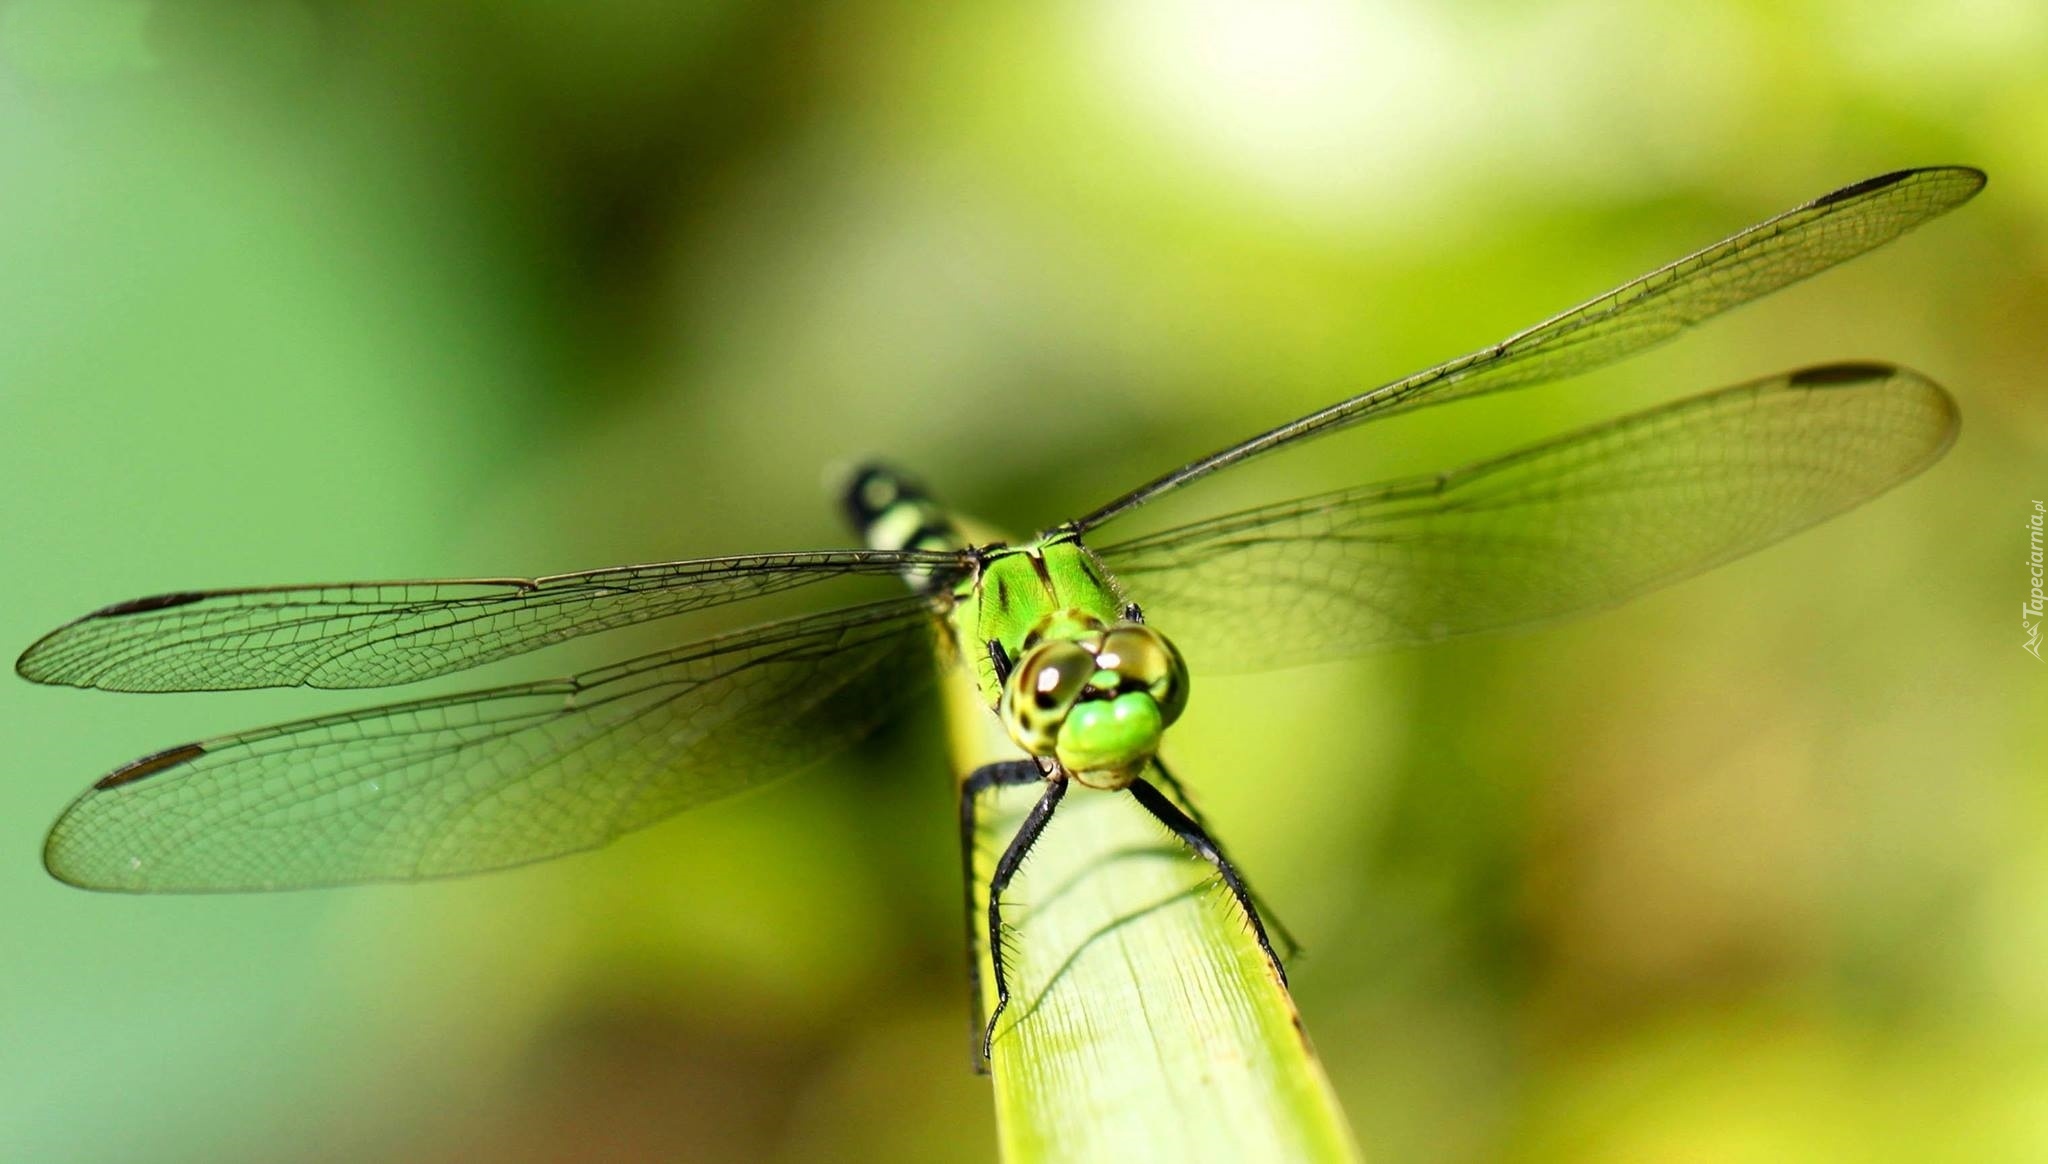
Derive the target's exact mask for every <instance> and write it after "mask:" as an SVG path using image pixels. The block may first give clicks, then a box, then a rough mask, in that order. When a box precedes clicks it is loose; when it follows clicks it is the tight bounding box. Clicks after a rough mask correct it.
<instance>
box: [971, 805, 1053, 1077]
mask: <svg viewBox="0 0 2048 1164" xmlns="http://www.w3.org/2000/svg"><path fill="white" fill-rule="evenodd" d="M1066 794H1067V778H1066V774H1065V773H1064V772H1062V773H1058V774H1048V776H1047V777H1046V786H1045V795H1044V796H1041V797H1039V798H1038V803H1037V804H1036V805H1034V806H1033V807H1032V809H1031V814H1030V815H1029V816H1027V817H1025V818H1024V825H1023V827H1021V828H1019V829H1018V830H1017V835H1016V836H1014V837H1012V838H1010V847H1009V848H1007V849H1004V850H1003V856H1002V859H1001V860H999V861H997V862H996V872H995V876H993V877H991V878H989V882H988V956H989V964H990V965H991V966H992V967H994V969H995V975H996V1008H995V1010H994V1011H992V1012H990V1013H989V1016H988V1026H987V1027H986V1028H984V1029H983V1031H982V1035H981V1060H982V1062H983V1064H986V1063H987V1062H988V1057H989V1052H990V1050H992V1049H993V1048H994V1046H995V1041H996V1020H997V1019H999V1018H1001V1017H1003V1010H1004V1009H1005V1008H1007V1007H1008V1006H1009V1005H1010V979H1009V976H1008V974H1007V973H1006V972H1005V970H1004V967H1003V890H1005V889H1008V888H1009V887H1010V878H1012V877H1014V876H1016V874H1017V870H1018V869H1019V868H1021V867H1022V866H1023V864H1024V858H1025V857H1026V856H1028V855H1029V854H1030V852H1031V846H1033V845H1035V844H1037V843H1038V838H1039V835H1040V834H1042V833H1044V832H1045V826H1046V822H1048V821H1050V820H1051V819H1052V810H1053V809H1055V808H1058V807H1059V804H1060V797H1062V796H1065V795H1066Z"/></svg>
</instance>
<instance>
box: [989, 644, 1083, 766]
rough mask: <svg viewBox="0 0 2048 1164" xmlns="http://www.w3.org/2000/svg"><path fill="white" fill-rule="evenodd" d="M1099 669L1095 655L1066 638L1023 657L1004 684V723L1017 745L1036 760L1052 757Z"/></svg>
mask: <svg viewBox="0 0 2048 1164" xmlns="http://www.w3.org/2000/svg"><path fill="white" fill-rule="evenodd" d="M1095 670H1096V667H1095V656H1094V655H1093V654H1091V653H1089V651H1088V650H1087V649H1086V648H1084V647H1082V646H1081V645H1080V644H1078V643H1075V642H1072V641H1068V640H1060V641H1054V642H1049V643H1042V644H1040V645H1039V646H1038V647H1036V648H1035V649H1033V650H1032V651H1031V652H1030V653H1029V654H1027V655H1025V656H1024V659H1023V661H1022V662H1020V663H1019V664H1018V665H1017V667H1016V669H1015V670H1013V671H1011V672H1010V681H1009V682H1008V683H1006V684H1004V686H1003V707H1002V714H1003V725H1004V726H1005V727H1007V728H1008V729H1009V731H1010V738H1011V739H1013V740H1016V741H1017V746H1018V747H1020V748H1023V749H1024V750H1025V751H1026V752H1029V753H1031V754H1032V755H1034V756H1050V755H1052V754H1053V750H1054V748H1055V747H1057V745H1058V740H1059V732H1060V724H1061V723H1063V722H1065V720H1066V718H1067V714H1068V713H1069V712H1070V711H1072V710H1073V708H1074V705H1075V704H1076V703H1078V702H1079V701H1080V699H1081V695H1082V693H1083V692H1085V691H1086V690H1087V689H1088V680H1089V678H1090V677H1091V676H1093V675H1094V674H1095Z"/></svg>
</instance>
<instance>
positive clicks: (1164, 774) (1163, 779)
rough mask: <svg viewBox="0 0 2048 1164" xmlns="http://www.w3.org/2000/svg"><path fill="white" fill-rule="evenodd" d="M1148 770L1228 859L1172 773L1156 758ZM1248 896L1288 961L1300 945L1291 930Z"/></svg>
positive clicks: (1262, 900) (1258, 900)
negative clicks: (1156, 774) (1277, 940)
mask: <svg viewBox="0 0 2048 1164" xmlns="http://www.w3.org/2000/svg"><path fill="white" fill-rule="evenodd" d="M1152 770H1153V771H1154V772H1157V773H1158V774H1159V782H1160V783H1161V784H1164V785H1166V791H1167V793H1168V794H1169V795H1171V796H1172V797H1173V799H1174V801H1175V803H1177V804H1178V805H1179V806H1180V808H1181V810H1182V811H1184V812H1186V813H1187V814H1188V818H1189V819H1190V820H1192V821H1194V822H1195V826H1196V827H1197V828H1199V829H1201V830H1202V831H1203V832H1204V833H1206V834H1208V837H1209V843H1210V844H1212V845H1214V846H1215V847H1216V855H1217V856H1218V857H1221V858H1223V859H1224V860H1225V861H1228V860H1229V859H1230V855H1229V854H1228V853H1225V852H1224V851H1223V842H1222V841H1219V840H1217V839H1216V834H1215V833H1214V832H1212V831H1211V830H1210V828H1209V822H1208V820H1207V819H1206V818H1205V817H1203V816H1202V810H1201V809H1199V808H1196V807H1195V800H1194V797H1191V796H1189V795H1188V790H1187V789H1185V788H1183V787H1181V783H1180V781H1179V780H1176V779H1174V776H1173V773H1171V772H1169V771H1167V770H1166V765H1165V763H1163V762H1162V761H1160V760H1159V759H1158V758H1156V757H1155V758H1154V759H1153V761H1152ZM1168 827H1172V826H1170V825H1169V826H1168ZM1249 896H1250V897H1251V901H1252V904H1253V905H1255V906H1257V907H1258V910H1259V915H1260V916H1261V917H1263V918H1265V920H1266V924H1268V925H1270V926H1272V927H1273V936H1274V937H1276V938H1279V939H1280V944H1281V945H1282V946H1284V947H1286V948H1287V958H1286V960H1287V961H1289V962H1292V961H1294V959H1296V958H1298V957H1300V956H1301V954H1302V953H1303V950H1304V947H1303V946H1302V944H1301V940H1300V939H1299V938H1296V937H1295V936H1294V931H1292V930H1290V929H1288V928H1287V923H1286V922H1284V921H1281V920H1280V915H1279V914H1277V913H1274V912H1273V907H1272V906H1270V905H1267V904H1266V899H1265V898H1263V897H1260V896H1259V895H1258V894H1257V893H1251V894H1249Z"/></svg>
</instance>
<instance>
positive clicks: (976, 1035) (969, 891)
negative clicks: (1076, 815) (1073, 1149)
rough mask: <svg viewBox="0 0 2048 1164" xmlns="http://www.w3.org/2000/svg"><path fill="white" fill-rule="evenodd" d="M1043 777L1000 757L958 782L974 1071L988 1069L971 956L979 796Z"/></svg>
mask: <svg viewBox="0 0 2048 1164" xmlns="http://www.w3.org/2000/svg"><path fill="white" fill-rule="evenodd" d="M1043 779H1045V773H1044V771H1042V770H1041V769H1040V768H1039V766H1038V761H1036V760H1004V761H1002V762H1000V763H995V764H984V765H982V766H981V767H979V768H976V769H975V770H974V771H972V772H970V773H968V774H967V779H966V780H964V781H962V782H961V784H960V886H961V888H962V890H963V891H964V896H965V898H966V901H965V902H964V905H965V908H964V909H963V910H962V911H961V913H962V924H961V934H962V936H963V937H965V938H966V940H967V998H968V1003H967V1005H968V1015H969V1019H968V1021H969V1023H970V1025H969V1026H968V1028H967V1054H968V1057H969V1059H971V1060H972V1061H973V1064H974V1069H975V1070H976V1071H986V1070H988V1066H987V1063H988V1060H987V1057H986V1056H987V1052H985V1051H983V1050H982V1030H983V1027H982V1018H981V975H980V970H981V966H980V964H979V963H978V962H976V960H975V956H974V842H975V833H976V830H977V826H978V823H979V822H978V820H977V816H976V810H977V808H978V806H979V802H980V800H981V796H982V794H983V793H985V792H987V791H988V790H989V789H991V788H1007V787H1010V786H1012V785H1017V784H1032V783H1036V782H1037V781H1040V780H1043Z"/></svg>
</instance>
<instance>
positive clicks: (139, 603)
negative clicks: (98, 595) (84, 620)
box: [91, 590, 206, 618]
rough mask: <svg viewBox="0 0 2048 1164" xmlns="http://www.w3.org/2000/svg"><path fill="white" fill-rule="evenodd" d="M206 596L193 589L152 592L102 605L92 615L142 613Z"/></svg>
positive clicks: (106, 616) (183, 604)
mask: <svg viewBox="0 0 2048 1164" xmlns="http://www.w3.org/2000/svg"><path fill="white" fill-rule="evenodd" d="M204 597H206V595H204V594H201V593H199V592H197V591H193V590H180V591H178V592H177V593H175V594H152V595H150V596H149V597H148V598H131V599H129V600H128V601H126V602H116V603H115V604H114V605H112V606H102V607H100V608H99V609H98V610H95V611H93V612H92V615H91V617H93V618H118V617H120V616H121V615H124V614H142V613H145V612H147V611H151V610H164V609H167V608H169V607H173V606H187V605H190V604H191V603H194V602H197V601H199V600H200V599H202V598H204Z"/></svg>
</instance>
